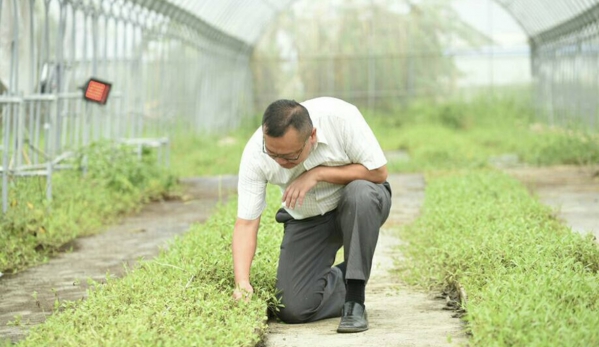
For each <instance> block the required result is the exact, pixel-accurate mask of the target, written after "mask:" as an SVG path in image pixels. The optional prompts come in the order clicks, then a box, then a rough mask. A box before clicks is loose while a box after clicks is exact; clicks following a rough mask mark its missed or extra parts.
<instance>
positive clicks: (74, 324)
mask: <svg viewBox="0 0 599 347" xmlns="http://www.w3.org/2000/svg"><path fill="white" fill-rule="evenodd" d="M274 199H276V200H278V199H280V191H279V190H278V189H277V188H276V187H270V188H269V190H268V201H273V200H274ZM278 206H279V204H274V203H271V204H269V207H268V209H267V211H265V215H274V213H275V212H276V209H277V207H278ZM236 212H237V205H236V203H235V202H231V203H230V204H227V205H224V206H220V207H219V208H218V210H217V211H216V212H215V213H214V214H213V215H212V216H211V217H210V218H209V219H208V221H206V223H204V224H196V225H194V226H192V228H191V229H190V230H189V232H188V233H186V234H185V235H184V236H182V237H178V238H176V239H174V240H173V242H172V244H171V245H170V246H169V249H168V251H164V252H162V253H161V254H160V255H159V256H158V257H157V258H155V259H151V260H147V261H142V262H140V263H139V264H138V265H137V266H136V267H134V268H132V269H128V270H127V275H126V276H125V277H123V278H121V279H113V278H112V277H111V276H110V275H109V274H107V276H106V281H105V283H98V282H96V283H93V286H92V289H89V290H88V298H87V299H86V300H85V301H79V302H77V303H69V304H67V303H64V306H63V308H62V309H61V312H60V313H55V314H54V315H53V316H51V317H49V319H48V320H47V321H46V322H45V323H44V324H42V325H40V326H38V327H36V328H34V329H33V330H32V331H31V333H30V334H29V336H28V337H27V339H26V340H24V341H22V342H21V343H20V344H19V345H20V346H40V345H43V346H61V347H62V346H80V345H86V346H106V345H110V346H255V345H256V344H257V343H258V342H259V341H260V340H261V339H262V338H263V336H264V334H265V333H266V310H267V307H270V308H271V309H274V308H276V306H277V300H276V298H275V295H274V294H275V277H276V264H277V259H278V251H279V244H280V241H281V238H282V230H281V225H280V224H278V223H276V222H275V221H274V218H263V220H262V222H261V229H260V233H259V240H258V241H259V242H258V245H259V246H258V250H257V253H256V257H255V260H254V263H253V266H252V283H253V285H254V289H255V293H254V296H253V297H252V299H251V300H250V301H249V302H243V301H240V302H236V301H234V300H233V299H232V297H231V294H232V292H233V288H234V283H233V282H234V280H233V271H232V259H231V251H230V249H231V230H232V228H233V222H234V220H235V215H236Z"/></svg>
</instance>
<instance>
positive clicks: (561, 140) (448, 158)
mask: <svg viewBox="0 0 599 347" xmlns="http://www.w3.org/2000/svg"><path fill="white" fill-rule="evenodd" d="M522 95H526V93H522V94H520V95H509V94H508V95H505V96H500V97H495V98H486V97H484V96H481V97H479V98H477V99H474V100H471V101H469V102H465V101H452V102H446V103H443V104H431V103H430V102H426V101H420V102H415V103H413V104H412V105H410V106H409V107H406V108H402V109H397V110H395V111H394V112H391V113H376V114H368V115H366V117H367V119H368V121H369V123H370V124H371V126H372V128H373V131H374V133H375V134H377V136H378V138H379V141H380V143H381V147H383V149H384V150H387V151H397V150H399V151H404V152H405V153H407V155H408V156H409V158H410V159H409V160H396V161H394V160H393V159H391V160H390V161H389V164H388V166H389V169H390V171H393V172H418V171H431V170H453V169H464V168H466V169H477V168H484V167H489V166H490V165H491V161H490V158H493V157H500V156H505V155H509V156H510V157H513V158H516V160H517V163H516V164H522V163H526V164H529V165H556V164H574V165H585V164H589V163H597V162H599V136H598V135H597V133H592V132H590V131H589V130H588V129H584V128H581V127H576V126H572V128H570V129H569V130H564V129H561V128H556V127H551V126H547V125H543V124H541V123H538V122H536V121H535V115H534V112H533V110H532V108H530V107H526V104H527V99H526V98H525V97H524V96H522ZM510 164H514V163H510Z"/></svg>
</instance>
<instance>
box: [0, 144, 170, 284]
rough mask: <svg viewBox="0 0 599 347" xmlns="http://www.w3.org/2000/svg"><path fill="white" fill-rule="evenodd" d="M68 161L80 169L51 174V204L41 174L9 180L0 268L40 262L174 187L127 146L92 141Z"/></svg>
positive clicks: (0, 235)
mask: <svg viewBox="0 0 599 347" xmlns="http://www.w3.org/2000/svg"><path fill="white" fill-rule="evenodd" d="M73 164H74V165H75V166H78V167H80V170H65V171H60V172H56V173H55V174H54V175H53V177H52V186H53V200H52V202H49V201H48V200H47V199H46V192H45V189H46V181H45V179H44V178H41V177H35V178H17V179H12V180H11V181H10V188H9V192H10V194H9V202H10V208H9V209H8V211H7V212H6V213H5V214H3V215H2V216H1V217H0V249H2V250H3V251H2V252H1V253H0V271H2V272H16V271H19V270H21V269H24V268H26V267H28V266H31V265H34V264H37V263H40V262H43V261H45V260H47V259H48V257H49V256H51V255H52V254H54V253H56V252H59V251H60V250H61V248H62V247H63V245H65V244H66V243H67V242H69V241H71V240H72V239H74V238H76V237H77V236H81V235H87V234H91V233H94V232H97V231H98V230H100V228H101V226H102V225H103V224H105V223H109V222H111V221H114V220H115V218H118V217H119V216H120V215H122V214H124V213H128V212H131V211H133V210H135V209H137V208H139V206H141V204H142V203H144V202H147V201H149V200H151V199H160V198H162V196H163V195H164V194H167V192H169V191H170V190H172V189H173V188H174V186H175V180H174V177H173V176H172V175H170V174H169V173H168V172H166V171H164V170H163V169H162V168H160V167H158V166H157V165H156V163H155V160H154V159H153V158H152V156H151V154H150V153H146V154H144V156H143V157H142V160H139V159H137V158H136V157H135V156H134V155H133V154H131V153H130V149H129V148H127V147H122V146H114V145H111V144H108V143H96V144H93V145H91V146H90V147H89V148H85V149H83V150H82V151H81V152H80V153H79V154H78V155H77V156H76V159H75V161H73ZM83 168H85V170H84V169H83Z"/></svg>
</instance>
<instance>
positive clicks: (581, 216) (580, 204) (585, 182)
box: [505, 165, 599, 241]
mask: <svg viewBox="0 0 599 347" xmlns="http://www.w3.org/2000/svg"><path fill="white" fill-rule="evenodd" d="M505 172H507V173H508V174H510V175H512V176H513V177H515V178H517V179H518V180H520V181H521V182H522V183H524V185H526V186H527V187H528V189H529V190H530V191H531V193H532V194H533V195H536V196H537V197H538V198H539V200H540V201H541V202H543V203H544V204H546V205H548V206H550V207H551V208H552V209H553V210H554V211H555V213H556V215H557V216H558V217H559V218H560V219H561V220H562V221H563V222H564V223H565V224H566V225H568V226H570V227H571V228H572V230H573V231H575V232H579V233H582V234H586V233H592V234H593V235H594V236H595V238H596V240H598V241H599V166H598V165H595V166H553V167H541V168H512V169H506V170H505Z"/></svg>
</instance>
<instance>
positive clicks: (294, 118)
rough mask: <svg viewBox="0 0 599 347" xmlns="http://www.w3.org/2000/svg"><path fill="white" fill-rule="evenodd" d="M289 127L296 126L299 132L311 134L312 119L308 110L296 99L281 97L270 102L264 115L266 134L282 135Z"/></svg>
mask: <svg viewBox="0 0 599 347" xmlns="http://www.w3.org/2000/svg"><path fill="white" fill-rule="evenodd" d="M289 127H293V128H295V130H297V132H298V133H299V134H305V135H306V137H308V136H310V133H311V132H312V120H311V119H310V114H309V113H308V110H307V109H306V108H305V107H304V106H303V105H302V104H300V103H299V102H297V101H295V100H286V99H281V100H277V101H275V102H273V103H272V104H270V105H269V106H268V107H267V108H266V111H264V115H263V116H262V128H263V130H264V134H265V135H268V136H270V137H281V136H283V135H285V133H286V132H287V130H289Z"/></svg>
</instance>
